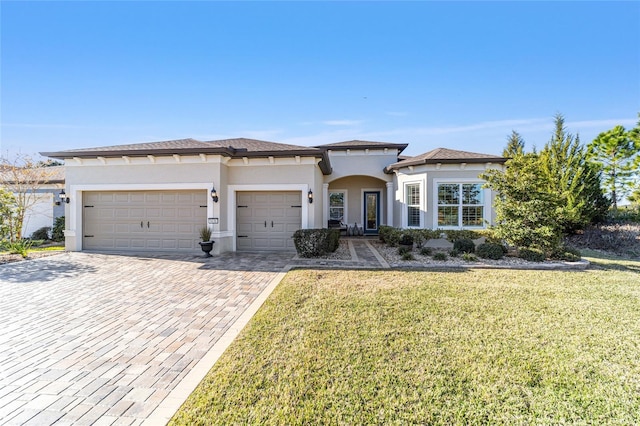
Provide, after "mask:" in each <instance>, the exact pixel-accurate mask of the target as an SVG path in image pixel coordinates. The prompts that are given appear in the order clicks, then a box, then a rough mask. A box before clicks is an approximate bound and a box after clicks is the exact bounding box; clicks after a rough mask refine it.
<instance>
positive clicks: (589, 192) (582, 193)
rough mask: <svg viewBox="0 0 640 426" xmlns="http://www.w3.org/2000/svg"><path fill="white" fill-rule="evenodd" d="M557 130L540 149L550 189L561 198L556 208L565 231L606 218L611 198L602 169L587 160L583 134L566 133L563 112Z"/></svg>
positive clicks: (543, 171) (540, 162)
mask: <svg viewBox="0 0 640 426" xmlns="http://www.w3.org/2000/svg"><path fill="white" fill-rule="evenodd" d="M554 121H555V131H554V133H553V135H552V137H551V140H550V141H549V142H547V144H546V145H545V146H544V148H543V149H542V150H541V151H540V156H539V166H540V172H541V173H542V174H544V175H545V178H546V181H547V192H549V193H552V194H555V195H557V196H558V197H559V199H560V206H559V207H558V211H557V212H556V216H557V220H558V221H559V222H560V224H561V226H562V228H563V230H564V232H573V231H575V230H577V229H582V228H584V227H585V226H586V225H587V224H589V223H592V222H594V221H598V220H601V219H603V218H604V216H605V215H606V212H607V210H608V208H609V205H610V203H609V201H608V200H607V199H606V197H605V196H604V194H603V193H602V189H601V179H600V173H599V171H598V169H597V168H595V167H593V165H591V164H590V163H589V162H588V161H587V155H586V149H585V148H584V147H583V146H582V144H581V143H580V137H579V136H576V137H574V136H573V135H572V134H571V133H567V131H566V128H565V126H564V117H563V116H562V114H557V115H556V116H555V120H554Z"/></svg>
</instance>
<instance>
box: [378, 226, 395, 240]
mask: <svg viewBox="0 0 640 426" xmlns="http://www.w3.org/2000/svg"><path fill="white" fill-rule="evenodd" d="M394 229H395V228H394V227H393V226H388V225H380V226H379V227H378V238H379V239H380V241H382V242H383V243H386V242H387V236H388V235H389V234H390V233H391V232H393V230H394Z"/></svg>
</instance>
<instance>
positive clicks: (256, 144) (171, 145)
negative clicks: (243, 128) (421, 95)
mask: <svg viewBox="0 0 640 426" xmlns="http://www.w3.org/2000/svg"><path fill="white" fill-rule="evenodd" d="M238 152H240V153H241V154H242V155H246V154H248V153H252V154H258V153H281V154H286V153H289V154H298V153H302V155H305V154H306V155H311V154H315V153H317V154H318V155H321V153H322V151H321V150H319V149H317V148H311V147H307V146H299V145H287V144H282V143H276V142H267V141H261V140H257V139H246V138H236V139H222V140H215V141H205V142H203V141H199V140H196V139H178V140H170V141H162V142H147V143H136V144H129V145H113V146H102V147H96V148H83V149H70V150H67V151H59V152H42V153H41V154H42V155H44V156H47V157H52V158H73V157H95V156H104V157H109V156H115V157H119V156H122V155H161V154H165V155H167V154H193V153H221V154H228V155H231V156H233V155H234V154H236V153H238Z"/></svg>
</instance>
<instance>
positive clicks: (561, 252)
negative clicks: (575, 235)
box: [551, 245, 582, 262]
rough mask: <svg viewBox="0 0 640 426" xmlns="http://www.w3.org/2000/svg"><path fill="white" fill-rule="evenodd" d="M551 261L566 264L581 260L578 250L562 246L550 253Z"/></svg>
mask: <svg viewBox="0 0 640 426" xmlns="http://www.w3.org/2000/svg"><path fill="white" fill-rule="evenodd" d="M551 258H552V259H559V260H565V261H567V262H577V261H578V260H580V259H581V258H582V256H581V254H580V250H578V249H577V248H575V247H571V246H567V245H562V246H560V247H558V248H557V249H556V250H554V251H553V252H552V253H551Z"/></svg>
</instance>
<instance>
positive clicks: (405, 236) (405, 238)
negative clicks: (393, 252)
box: [398, 231, 413, 246]
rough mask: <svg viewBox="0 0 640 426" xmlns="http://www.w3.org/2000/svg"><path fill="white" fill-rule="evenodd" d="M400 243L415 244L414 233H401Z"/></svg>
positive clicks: (405, 244) (404, 244)
mask: <svg viewBox="0 0 640 426" xmlns="http://www.w3.org/2000/svg"><path fill="white" fill-rule="evenodd" d="M398 244H400V245H403V246H413V235H411V232H407V231H405V232H403V233H402V235H400V240H399V241H398Z"/></svg>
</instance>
